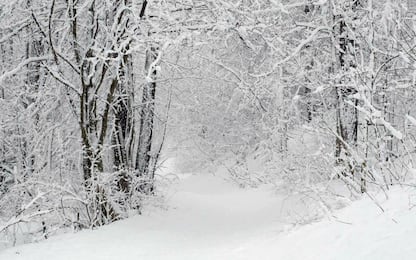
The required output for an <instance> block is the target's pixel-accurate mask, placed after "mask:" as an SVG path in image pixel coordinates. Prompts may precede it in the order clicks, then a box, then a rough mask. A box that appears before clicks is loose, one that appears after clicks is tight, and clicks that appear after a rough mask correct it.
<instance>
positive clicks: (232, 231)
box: [0, 176, 416, 260]
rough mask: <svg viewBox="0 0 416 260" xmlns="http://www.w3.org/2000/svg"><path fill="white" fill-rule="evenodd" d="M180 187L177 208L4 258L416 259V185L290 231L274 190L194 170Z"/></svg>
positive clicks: (19, 250)
mask: <svg viewBox="0 0 416 260" xmlns="http://www.w3.org/2000/svg"><path fill="white" fill-rule="evenodd" d="M174 189H175V190H176V192H173V193H172V197H171V199H170V200H169V205H170V208H169V210H166V211H165V210H155V211H153V212H152V213H149V214H146V215H145V216H137V217H133V218H130V219H128V220H124V221H120V222H117V223H115V224H113V225H110V226H106V227H103V228H101V229H99V230H96V231H89V230H86V231H83V232H79V233H76V234H66V235H62V236H57V237H53V238H51V239H49V240H47V241H44V242H41V243H38V244H29V245H24V246H19V247H16V248H11V249H8V250H5V251H3V252H0V259H1V260H13V259H24V260H30V259H36V260H49V259H50V260H60V259H68V260H69V259H71V260H74V259H75V260H84V259H85V260H95V259H96V260H105V259H112V260H117V259H123V260H125V259H132V260H133V259H135V260H141V259H143V260H152V259H161V260H165V259H166V260H167V259H169V260H170V259H178V260H179V259H181V260H187V259H189V260H191V259H192V260H198V259H220V260H221V259H224V260H234V259H236V260H237V259H253V260H256V259H282V260H291V259H293V260H295V259H298V260H306V259H310V260H330V259H336V260H351V259H354V260H357V259H363V260H364V259H365V260H371V259H374V260H382V259H383V260H387V259H401V260H407V259H409V260H414V259H416V243H414V241H416V221H415V220H416V210H412V209H411V208H412V207H413V205H414V202H416V200H415V198H416V197H414V196H409V192H410V193H414V192H413V191H409V190H407V191H406V190H403V189H396V190H394V191H393V192H392V193H391V198H390V200H388V201H382V199H380V203H381V204H382V206H383V208H384V210H385V213H382V212H381V210H380V209H379V208H378V207H377V206H376V205H375V204H374V203H373V202H372V201H371V200H369V199H364V200H361V201H358V202H355V203H353V205H351V206H349V207H347V208H345V209H344V210H341V211H339V212H338V213H337V214H336V215H337V218H338V220H340V221H343V222H344V223H341V222H340V221H328V220H323V221H321V222H319V223H315V224H310V225H306V226H303V227H298V228H296V229H292V230H284V227H285V226H286V225H287V224H285V223H284V222H285V221H284V219H286V218H285V214H287V212H288V210H291V209H293V205H292V204H290V205H287V201H285V200H284V199H282V198H279V196H273V195H272V193H271V192H270V191H267V190H242V189H238V188H236V187H234V186H233V185H231V184H229V183H226V182H225V181H223V180H222V179H220V178H218V177H213V176H191V177H189V178H187V179H185V180H183V181H182V182H180V183H179V184H178V185H176V186H175V187H174ZM295 206H296V205H295ZM347 222H348V224H346V223H347Z"/></svg>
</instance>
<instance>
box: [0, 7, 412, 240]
mask: <svg viewBox="0 0 416 260" xmlns="http://www.w3.org/2000/svg"><path fill="white" fill-rule="evenodd" d="M415 6H416V4H415V1H413V0H408V1H403V0H382V1H374V0H343V1H342V0H316V1H315V0H280V1H276V0H270V1H268V0H260V1H251V0H233V1H226V0H221V1H214V0H208V1H194V0H181V1H174V0H163V1H162V0H160V1H156V0H149V1H147V0H113V1H111V0H106V1H98V0H10V1H3V2H2V3H0V52H1V56H0V107H1V113H0V232H3V233H5V234H6V236H7V237H8V238H9V239H10V241H11V242H13V241H14V242H16V237H17V234H18V233H24V232H29V233H31V234H32V235H34V236H38V237H42V238H46V237H48V236H49V233H54V232H56V230H59V229H61V228H72V229H75V230H79V229H84V228H92V227H98V226H101V225H105V224H108V223H111V222H113V221H116V220H119V219H123V218H126V217H128V216H129V214H131V212H138V213H140V211H141V210H142V207H143V206H144V205H145V202H146V201H147V200H148V199H149V198H151V197H154V196H158V195H159V194H158V181H160V180H159V177H160V178H163V177H161V176H159V175H158V174H157V172H158V169H159V168H160V167H163V162H164V160H165V159H166V158H168V157H175V158H176V160H177V167H178V169H182V170H184V171H189V172H191V171H193V170H195V169H197V168H201V167H203V168H209V169H212V168H215V167H224V168H225V169H226V170H227V171H228V173H229V175H230V178H232V179H233V180H234V181H235V182H236V183H238V184H239V185H241V186H242V187H246V186H250V187H255V186H258V185H260V184H265V183H273V184H276V187H277V189H287V190H289V191H292V192H293V191H296V192H302V191H313V192H314V193H317V194H320V195H322V194H326V195H325V196H327V190H326V187H327V186H328V185H329V184H328V183H331V182H342V183H343V185H345V187H347V188H348V189H350V192H351V195H352V196H360V194H363V193H364V194H365V193H367V192H368V191H369V190H371V189H383V190H388V189H389V188H390V187H391V186H393V185H398V184H403V185H406V183H408V181H409V180H411V179H412V178H414V176H413V174H414V167H415V166H414V162H413V161H414V159H416V158H415V144H416V139H415V134H416V131H415V129H416V114H415V113H416V107H415V102H414V101H415V98H416V93H415V90H416V88H415V80H416V77H415V76H416V74H415V66H416V51H415V47H416V45H415V44H416V41H415V37H416V30H415V22H414V18H415V15H416V8H415ZM320 198H321V196H320ZM323 202H324V204H323V205H326V204H325V201H323ZM21 222H27V223H33V226H34V227H35V228H33V226H31V230H25V229H22V228H20V229H18V230H17V229H16V228H14V227H15V226H16V225H17V224H19V223H21Z"/></svg>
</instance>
